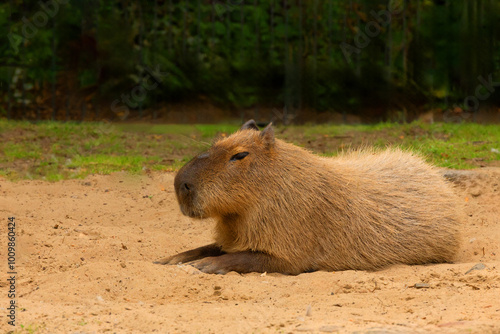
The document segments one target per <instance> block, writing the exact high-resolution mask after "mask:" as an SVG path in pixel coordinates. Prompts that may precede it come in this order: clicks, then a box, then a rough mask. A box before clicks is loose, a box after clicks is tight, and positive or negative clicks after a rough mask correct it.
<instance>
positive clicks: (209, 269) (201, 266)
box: [191, 257, 231, 275]
mask: <svg viewBox="0 0 500 334" xmlns="http://www.w3.org/2000/svg"><path fill="white" fill-rule="evenodd" d="M191 265H192V266H193V267H195V268H196V269H198V270H200V271H201V272H204V273H206V274H219V275H224V274H227V273H228V272H230V271H231V269H230V268H228V267H227V266H226V265H225V264H224V263H222V261H219V258H218V257H206V258H204V259H201V260H198V261H195V262H193V263H191Z"/></svg>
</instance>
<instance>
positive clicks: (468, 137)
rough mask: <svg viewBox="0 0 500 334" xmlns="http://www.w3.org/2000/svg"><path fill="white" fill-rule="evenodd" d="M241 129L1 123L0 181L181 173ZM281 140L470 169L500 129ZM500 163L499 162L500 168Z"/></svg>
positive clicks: (341, 130)
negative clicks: (394, 152) (397, 150)
mask: <svg viewBox="0 0 500 334" xmlns="http://www.w3.org/2000/svg"><path fill="white" fill-rule="evenodd" d="M237 129H238V126H237V125H233V124H221V125H206V124H203V125H201V124H197V125H172V124H160V125H151V124H116V125H115V124H109V123H71V122H68V123H61V122H40V123H37V124H33V123H29V122H20V121H6V120H0V177H3V178H8V179H11V180H19V179H45V180H49V181H57V180H62V179H71V178H83V177H85V176H86V175H89V174H95V173H98V174H109V173H112V172H115V171H127V172H131V173H141V172H142V171H143V170H146V169H150V170H155V171H170V170H176V169H178V168H180V167H181V166H182V165H183V164H185V163H186V162H187V161H189V159H190V158H191V157H192V156H194V155H195V154H197V153H199V152H201V151H203V150H205V149H206V148H207V147H209V146H210V144H211V143H212V142H213V141H214V140H215V139H216V138H218V137H221V136H227V135H229V134H230V133H232V132H234V131H236V130H237ZM276 135H277V137H278V138H281V139H284V140H286V141H289V142H293V143H295V144H297V145H300V146H304V147H307V148H309V149H311V150H312V151H314V152H316V153H318V154H322V155H327V156H334V155H336V154H337V153H338V152H340V151H342V150H346V149H349V148H353V149H355V148H358V147H366V146H374V147H386V146H399V147H402V148H404V149H408V150H412V151H415V152H419V153H420V154H422V155H423V156H424V157H425V158H426V159H427V160H428V161H429V162H431V163H433V164H435V165H437V166H441V167H448V168H456V169H467V168H476V167H479V166H488V165H492V164H495V163H496V162H497V161H498V160H500V154H499V153H496V152H495V150H500V126H499V125H478V124H472V123H464V124H442V123H437V124H423V123H410V124H396V123H379V124H374V125H301V126H290V127H287V128H283V127H277V129H276ZM496 165H498V163H496Z"/></svg>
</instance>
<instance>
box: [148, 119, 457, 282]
mask: <svg viewBox="0 0 500 334" xmlns="http://www.w3.org/2000/svg"><path fill="white" fill-rule="evenodd" d="M241 152H248V153H249V154H248V155H247V156H246V157H244V158H243V159H241V160H234V161H230V159H231V157H233V156H234V155H235V154H237V153H241ZM185 185H187V187H188V188H189V189H188V190H187V188H184V187H185ZM175 189H176V194H177V198H178V201H179V204H180V207H181V210H182V212H183V213H184V214H186V215H188V216H191V217H196V218H208V217H213V218H215V220H216V221H217V225H216V230H215V232H216V233H215V244H213V245H209V246H206V247H201V248H199V249H197V250H194V251H190V252H191V253H190V252H186V253H181V254H178V255H176V256H173V257H169V258H165V259H163V260H160V261H158V263H162V264H173V263H178V262H187V261H193V260H197V262H194V265H195V266H196V267H197V268H199V269H201V270H202V271H205V272H210V273H226V272H228V271H231V270H235V271H238V272H251V271H261V272H263V271H268V272H283V273H291V274H298V273H301V272H305V271H314V270H327V271H331V270H346V269H360V270H376V269H379V268H382V267H384V266H387V265H390V264H396V263H402V264H424V263H431V262H448V261H451V260H452V259H453V257H454V255H455V253H456V252H457V250H458V248H459V232H458V228H459V226H458V225H459V218H458V215H457V208H456V206H455V202H454V200H455V199H454V197H453V195H452V192H451V190H450V189H449V187H448V185H447V184H446V183H445V181H444V179H443V177H442V176H441V175H440V174H439V173H438V172H437V171H436V169H435V168H433V167H431V166H429V165H428V164H426V163H425V162H424V161H423V160H422V159H421V158H419V157H417V156H415V155H413V154H412V153H408V152H404V151H401V150H399V149H392V150H386V151H383V152H375V151H372V150H363V151H356V152H351V153H346V154H343V155H341V156H339V157H336V158H324V157H319V156H317V155H314V154H312V153H311V152H309V151H307V150H305V149H303V148H300V147H297V146H295V145H292V144H289V143H286V142H283V141H281V140H279V139H275V138H274V132H273V129H272V127H271V126H268V127H267V128H266V129H265V130H263V131H262V132H261V131H258V130H257V127H256V126H255V123H252V122H251V121H250V122H247V123H246V124H245V125H244V126H243V128H242V129H241V130H240V131H238V132H236V133H234V134H233V135H231V136H229V137H228V138H224V139H221V140H219V141H217V142H216V143H215V144H214V145H213V146H212V147H211V148H210V149H209V150H208V152H206V153H203V154H201V155H199V156H197V157H195V158H194V159H193V160H191V161H190V162H189V163H187V164H186V165H185V166H184V167H183V168H182V169H181V170H180V171H179V173H178V174H177V176H176V179H175ZM193 252H194V253H193ZM207 256H209V257H207Z"/></svg>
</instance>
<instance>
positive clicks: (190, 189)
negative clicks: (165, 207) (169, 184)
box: [179, 182, 194, 195]
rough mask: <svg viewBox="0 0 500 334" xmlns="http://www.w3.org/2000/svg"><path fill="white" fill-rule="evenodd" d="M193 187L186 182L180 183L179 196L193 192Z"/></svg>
mask: <svg viewBox="0 0 500 334" xmlns="http://www.w3.org/2000/svg"><path fill="white" fill-rule="evenodd" d="M193 189H194V187H193V185H192V184H190V183H187V182H182V183H181V186H180V189H179V191H180V192H181V194H184V195H187V194H189V193H191V192H193Z"/></svg>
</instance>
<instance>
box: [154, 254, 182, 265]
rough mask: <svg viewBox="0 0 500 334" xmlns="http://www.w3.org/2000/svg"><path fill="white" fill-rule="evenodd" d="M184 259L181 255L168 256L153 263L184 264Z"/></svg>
mask: <svg viewBox="0 0 500 334" xmlns="http://www.w3.org/2000/svg"><path fill="white" fill-rule="evenodd" d="M183 260H184V259H183V257H182V256H179V255H174V256H167V257H164V258H163V259H159V260H156V261H154V262H153V263H155V264H179V263H183V262H184V261H183Z"/></svg>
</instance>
